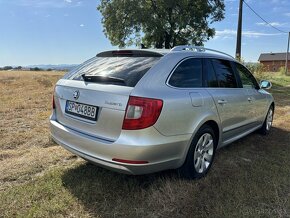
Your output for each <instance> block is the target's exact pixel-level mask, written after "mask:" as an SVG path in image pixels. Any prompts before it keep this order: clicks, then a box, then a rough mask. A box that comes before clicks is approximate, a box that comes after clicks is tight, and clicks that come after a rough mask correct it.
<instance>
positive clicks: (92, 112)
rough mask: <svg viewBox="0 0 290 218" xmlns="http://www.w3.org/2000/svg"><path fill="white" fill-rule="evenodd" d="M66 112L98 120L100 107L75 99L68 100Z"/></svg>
mask: <svg viewBox="0 0 290 218" xmlns="http://www.w3.org/2000/svg"><path fill="white" fill-rule="evenodd" d="M65 112H66V113H67V114H71V115H74V116H77V117H81V118H84V119H88V120H93V121H96V120H97V112H98V107H96V106H93V105H88V104H81V103H78V102H74V101H66V105H65Z"/></svg>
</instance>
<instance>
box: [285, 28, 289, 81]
mask: <svg viewBox="0 0 290 218" xmlns="http://www.w3.org/2000/svg"><path fill="white" fill-rule="evenodd" d="M289 41H290V32H289V33H288V43H287V52H286V63H285V74H286V75H287V74H288V54H289Z"/></svg>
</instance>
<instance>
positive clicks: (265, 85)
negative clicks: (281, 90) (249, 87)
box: [260, 80, 272, 89]
mask: <svg viewBox="0 0 290 218" xmlns="http://www.w3.org/2000/svg"><path fill="white" fill-rule="evenodd" d="M260 87H261V89H270V88H271V87H272V83H271V82H269V81H268V80H261V82H260Z"/></svg>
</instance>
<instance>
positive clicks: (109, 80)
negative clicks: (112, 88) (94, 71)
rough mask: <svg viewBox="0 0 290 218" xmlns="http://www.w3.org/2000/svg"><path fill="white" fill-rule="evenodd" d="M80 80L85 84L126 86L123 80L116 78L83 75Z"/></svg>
mask: <svg viewBox="0 0 290 218" xmlns="http://www.w3.org/2000/svg"><path fill="white" fill-rule="evenodd" d="M82 78H83V80H84V81H86V82H103V83H118V84H123V85H126V83H125V80H124V79H121V78H117V77H110V76H97V75H86V74H83V75H82Z"/></svg>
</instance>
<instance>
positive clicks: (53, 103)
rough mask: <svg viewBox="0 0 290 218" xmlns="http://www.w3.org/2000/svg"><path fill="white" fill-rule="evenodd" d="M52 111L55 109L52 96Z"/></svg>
mask: <svg viewBox="0 0 290 218" xmlns="http://www.w3.org/2000/svg"><path fill="white" fill-rule="evenodd" d="M52 109H55V102H54V95H53V96H52Z"/></svg>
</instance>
